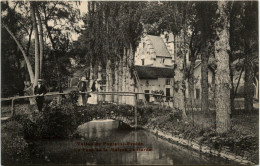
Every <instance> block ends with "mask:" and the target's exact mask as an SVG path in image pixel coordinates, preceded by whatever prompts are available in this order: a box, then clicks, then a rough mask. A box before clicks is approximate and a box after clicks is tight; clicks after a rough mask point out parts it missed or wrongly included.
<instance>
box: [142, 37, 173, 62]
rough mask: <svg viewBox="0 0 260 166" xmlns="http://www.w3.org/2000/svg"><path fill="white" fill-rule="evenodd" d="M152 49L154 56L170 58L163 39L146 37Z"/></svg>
mask: <svg viewBox="0 0 260 166" xmlns="http://www.w3.org/2000/svg"><path fill="white" fill-rule="evenodd" d="M147 37H148V38H149V39H150V41H151V44H152V46H153V48H154V51H155V54H156V56H162V57H171V55H170V53H169V51H168V49H167V47H166V45H165V43H164V41H163V39H162V38H161V37H160V36H153V35H147Z"/></svg>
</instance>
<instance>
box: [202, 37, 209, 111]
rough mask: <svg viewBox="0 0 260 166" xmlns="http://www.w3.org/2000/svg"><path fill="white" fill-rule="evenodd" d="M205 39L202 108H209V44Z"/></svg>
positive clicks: (204, 109)
mask: <svg viewBox="0 0 260 166" xmlns="http://www.w3.org/2000/svg"><path fill="white" fill-rule="evenodd" d="M207 43H208V42H206V41H205V43H204V44H203V45H204V46H203V48H202V54H201V110H202V111H204V112H206V111H208V110H209V104H208V103H209V100H208V99H209V83H208V60H209V58H208V46H207Z"/></svg>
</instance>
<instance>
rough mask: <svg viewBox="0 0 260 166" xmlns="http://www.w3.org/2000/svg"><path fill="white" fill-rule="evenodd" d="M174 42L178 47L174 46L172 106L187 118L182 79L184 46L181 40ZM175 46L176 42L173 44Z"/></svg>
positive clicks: (183, 81)
mask: <svg viewBox="0 0 260 166" xmlns="http://www.w3.org/2000/svg"><path fill="white" fill-rule="evenodd" d="M176 42H178V43H179V47H176V48H175V50H176V57H175V66H176V67H175V68H174V74H175V75H174V88H173V106H174V108H175V109H176V110H180V111H182V118H183V119H184V121H186V120H187V115H186V112H185V95H184V93H185V80H184V68H183V67H184V58H183V56H185V55H184V54H185V52H186V51H185V46H184V43H183V41H182V40H181V39H180V38H178V39H177V40H176ZM174 45H175V46H176V44H174Z"/></svg>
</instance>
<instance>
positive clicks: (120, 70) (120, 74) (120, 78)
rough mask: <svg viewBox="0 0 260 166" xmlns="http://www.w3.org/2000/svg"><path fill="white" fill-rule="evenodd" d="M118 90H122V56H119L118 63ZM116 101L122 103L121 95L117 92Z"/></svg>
mask: <svg viewBox="0 0 260 166" xmlns="http://www.w3.org/2000/svg"><path fill="white" fill-rule="evenodd" d="M118 67H119V68H118V91H119V92H122V82H123V79H122V71H123V65H122V58H121V57H120V58H119V65H118ZM118 103H119V104H122V95H121V94H118Z"/></svg>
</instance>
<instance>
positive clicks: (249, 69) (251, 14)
mask: <svg viewBox="0 0 260 166" xmlns="http://www.w3.org/2000/svg"><path fill="white" fill-rule="evenodd" d="M244 3H245V4H244V11H245V13H244V16H243V24H244V29H243V32H244V36H243V39H244V55H245V62H244V63H245V85H244V93H245V110H247V111H249V112H252V111H253V108H254V107H253V96H254V85H253V83H254V81H253V79H254V66H255V62H257V61H258V52H257V50H258V17H257V16H258V12H257V11H258V4H257V2H252V1H248V2H244Z"/></svg>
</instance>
